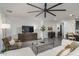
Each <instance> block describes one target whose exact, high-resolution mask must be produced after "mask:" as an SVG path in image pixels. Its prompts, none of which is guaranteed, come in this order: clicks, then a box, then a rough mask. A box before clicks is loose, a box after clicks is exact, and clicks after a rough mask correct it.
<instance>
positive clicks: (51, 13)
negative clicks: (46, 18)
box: [47, 11, 56, 16]
mask: <svg viewBox="0 0 79 59" xmlns="http://www.w3.org/2000/svg"><path fill="white" fill-rule="evenodd" d="M47 12H48V13H49V14H51V15H53V16H56V15H55V14H54V13H51V12H49V11H47Z"/></svg>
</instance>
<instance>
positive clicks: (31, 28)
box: [22, 26, 34, 33]
mask: <svg viewBox="0 0 79 59" xmlns="http://www.w3.org/2000/svg"><path fill="white" fill-rule="evenodd" d="M26 32H34V28H33V26H22V33H26Z"/></svg>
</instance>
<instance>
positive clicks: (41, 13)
mask: <svg viewBox="0 0 79 59" xmlns="http://www.w3.org/2000/svg"><path fill="white" fill-rule="evenodd" d="M42 13H43V12H40V13H39V14H37V15H36V16H35V17H37V16H39V15H40V14H42Z"/></svg>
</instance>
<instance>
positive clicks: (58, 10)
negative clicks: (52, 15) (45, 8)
mask: <svg viewBox="0 0 79 59" xmlns="http://www.w3.org/2000/svg"><path fill="white" fill-rule="evenodd" d="M49 11H66V9H53V10H49Z"/></svg>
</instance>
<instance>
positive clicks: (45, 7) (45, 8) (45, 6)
mask: <svg viewBox="0 0 79 59" xmlns="http://www.w3.org/2000/svg"><path fill="white" fill-rule="evenodd" d="M46 10H47V3H45V4H44V18H46Z"/></svg>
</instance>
